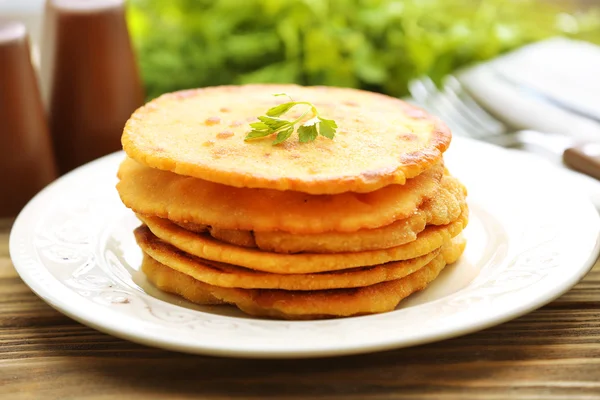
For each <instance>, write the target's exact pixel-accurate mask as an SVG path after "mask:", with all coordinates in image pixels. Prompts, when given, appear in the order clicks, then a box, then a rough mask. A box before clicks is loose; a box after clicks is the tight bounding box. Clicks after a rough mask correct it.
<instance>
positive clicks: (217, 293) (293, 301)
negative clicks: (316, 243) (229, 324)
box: [142, 254, 446, 320]
mask: <svg viewBox="0 0 600 400" xmlns="http://www.w3.org/2000/svg"><path fill="white" fill-rule="evenodd" d="M445 266H446V260H445V259H444V257H443V256H442V255H441V254H440V255H438V256H437V257H435V258H434V259H433V260H432V261H431V262H429V263H428V264H427V265H425V266H424V267H422V268H420V269H419V270H417V271H416V272H414V273H412V274H410V275H408V276H406V277H404V278H401V279H396V280H393V281H387V282H382V283H378V284H375V285H371V286H364V287H360V288H354V289H331V290H316V291H307V292H300V291H287V290H277V289H237V288H223V287H219V286H213V285H208V284H206V283H203V282H200V281H198V280H196V279H194V278H192V277H191V276H189V275H185V274H182V273H181V272H177V271H175V270H174V269H171V268H169V267H167V266H165V265H163V264H161V263H160V262H158V261H156V260H154V259H153V258H152V257H150V256H148V255H144V261H143V264H142V270H143V271H144V273H145V274H146V276H147V277H148V280H149V281H150V282H152V283H153V284H154V285H155V286H157V287H158V288H159V289H161V290H164V291H166V292H171V293H176V294H178V295H180V296H182V297H184V298H186V299H188V300H190V301H192V302H195V303H199V304H205V303H204V302H205V301H206V299H207V297H208V298H210V302H211V304H214V303H215V302H217V301H222V302H223V303H229V304H233V305H235V306H237V307H238V308H239V309H240V310H242V311H244V312H245V313H247V314H250V315H253V316H257V317H268V318H279V319H292V320H301V319H320V318H335V317H349V316H355V315H364V314H374V313H382V312H387V311H392V310H393V309H394V308H396V306H397V305H398V303H399V302H400V301H401V300H402V299H404V298H405V297H408V296H409V295H411V294H412V293H414V292H417V291H419V290H423V289H424V288H425V287H426V286H427V285H428V284H429V283H430V282H431V281H433V280H434V279H435V278H437V276H438V274H439V273H440V272H441V271H442V269H443V268H444V267H445Z"/></svg>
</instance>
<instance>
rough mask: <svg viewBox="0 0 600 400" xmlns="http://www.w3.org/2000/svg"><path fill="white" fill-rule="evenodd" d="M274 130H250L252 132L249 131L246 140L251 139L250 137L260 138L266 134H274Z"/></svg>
mask: <svg viewBox="0 0 600 400" xmlns="http://www.w3.org/2000/svg"><path fill="white" fill-rule="evenodd" d="M272 133H273V131H270V130H256V129H254V130H252V131H250V133H248V134H247V135H246V137H245V138H244V140H250V139H258V138H262V137H265V136H269V135H270V134H272Z"/></svg>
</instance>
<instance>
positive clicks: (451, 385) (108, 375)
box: [0, 220, 600, 400]
mask: <svg viewBox="0 0 600 400" xmlns="http://www.w3.org/2000/svg"><path fill="white" fill-rule="evenodd" d="M9 229H10V221H6V220H4V221H0V399H11V400H12V399H44V400H51V399H125V398H133V396H136V395H138V396H143V397H140V398H143V399H230V398H234V399H270V398H273V399H281V398H290V399H303V398H316V399H361V400H362V399H364V400H373V399H395V398H419V399H452V398H458V399H600V265H599V264H596V266H595V267H594V269H593V270H592V272H590V273H589V274H588V276H587V277H586V278H585V279H584V280H583V281H582V282H581V283H580V284H579V285H577V286H576V287H575V288H574V289H573V290H571V291H570V292H569V293H567V294H566V295H564V296H563V297H561V298H560V299H558V300H557V301H555V302H553V303H551V304H550V305H548V306H546V307H544V308H542V309H540V310H537V311H535V312H533V313H531V314H529V315H527V316H525V317H522V318H519V319H517V320H514V321H511V322H508V323H506V324H503V325H500V326H497V327H495V328H492V329H488V330H485V331H482V332H479V333H475V334H472V335H468V336H464V337H461V338H457V339H452V340H447V341H444V342H439V343H433V344H429V345H425V346H418V347H414V348H408V349H400V350H396V351H388V352H381V353H374V354H368V355H362V356H352V357H341V358H332V359H315V360H276V361H274V360H237V359H225V358H214V357H201V356H191V355H184V354H178V353H173V352H168V351H163V350H156V349H152V348H148V347H144V346H141V345H136V344H132V343H129V342H126V341H123V340H120V339H116V338H113V337H111V336H108V335H105V334H102V333H99V332H97V331H95V330H93V329H90V328H87V327H85V326H83V325H80V324H78V323H76V322H74V321H72V320H71V319H69V318H67V317H65V316H63V315H62V314H60V313H58V312H56V311H54V310H53V309H52V308H50V307H49V306H47V305H46V304H45V303H44V302H42V301H41V300H40V299H38V298H37V297H36V296H35V295H34V294H33V293H32V292H31V291H30V290H29V289H28V288H27V287H26V286H25V285H24V284H23V283H22V282H21V280H20V279H19V277H18V275H17V273H16V271H15V270H14V268H13V266H12V264H11V262H10V258H9V254H8V234H9Z"/></svg>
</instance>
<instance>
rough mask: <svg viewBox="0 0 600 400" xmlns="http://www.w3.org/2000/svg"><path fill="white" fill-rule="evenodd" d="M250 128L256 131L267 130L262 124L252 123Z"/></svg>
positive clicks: (265, 125)
mask: <svg viewBox="0 0 600 400" xmlns="http://www.w3.org/2000/svg"><path fill="white" fill-rule="evenodd" d="M250 126H251V127H252V128H254V129H257V130H262V129H269V127H268V126H267V124H265V123H264V122H253V123H251V124H250Z"/></svg>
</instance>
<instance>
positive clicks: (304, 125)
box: [245, 93, 338, 145]
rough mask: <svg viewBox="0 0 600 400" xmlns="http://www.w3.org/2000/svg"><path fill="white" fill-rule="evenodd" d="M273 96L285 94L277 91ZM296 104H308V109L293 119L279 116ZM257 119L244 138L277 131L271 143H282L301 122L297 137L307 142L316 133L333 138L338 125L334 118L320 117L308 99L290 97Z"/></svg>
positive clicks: (314, 137) (256, 137)
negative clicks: (307, 118) (295, 99)
mask: <svg viewBox="0 0 600 400" xmlns="http://www.w3.org/2000/svg"><path fill="white" fill-rule="evenodd" d="M275 96H287V95H286V94H285V93H279V94H276V95H275ZM288 97H289V96H288ZM298 105H305V106H308V109H307V110H306V111H304V113H302V115H300V116H299V117H298V118H296V119H295V120H293V121H287V120H285V119H281V118H279V117H281V116H282V115H283V114H285V113H287V112H288V111H290V110H291V109H292V108H294V107H295V106H298ZM309 112H311V113H312V115H311V118H310V119H309V120H308V121H306V116H307V115H308V113H309ZM258 120H259V122H253V123H251V124H250V127H251V128H252V131H250V133H248V135H246V138H245V140H252V139H259V138H264V137H266V136H270V135H273V134H275V133H277V138H276V139H275V141H274V142H273V144H274V145H275V144H279V143H283V142H285V141H286V140H287V139H289V137H290V136H292V133H294V129H295V127H296V125H298V124H301V125H300V127H298V139H299V141H300V142H301V143H307V142H312V141H313V140H315V139H316V138H317V136H318V135H321V136H324V137H326V138H328V139H333V138H334V136H335V131H336V129H337V127H338V126H337V124H336V123H335V121H334V120H331V119H325V118H323V117H321V116H320V115H319V112H318V111H317V108H316V107H315V106H314V104H312V103H309V102H308V101H294V100H293V99H292V98H291V97H290V101H288V102H287V103H283V104H279V105H276V106H274V107H271V108H270V109H268V110H267V112H266V115H263V116H260V117H258Z"/></svg>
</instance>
